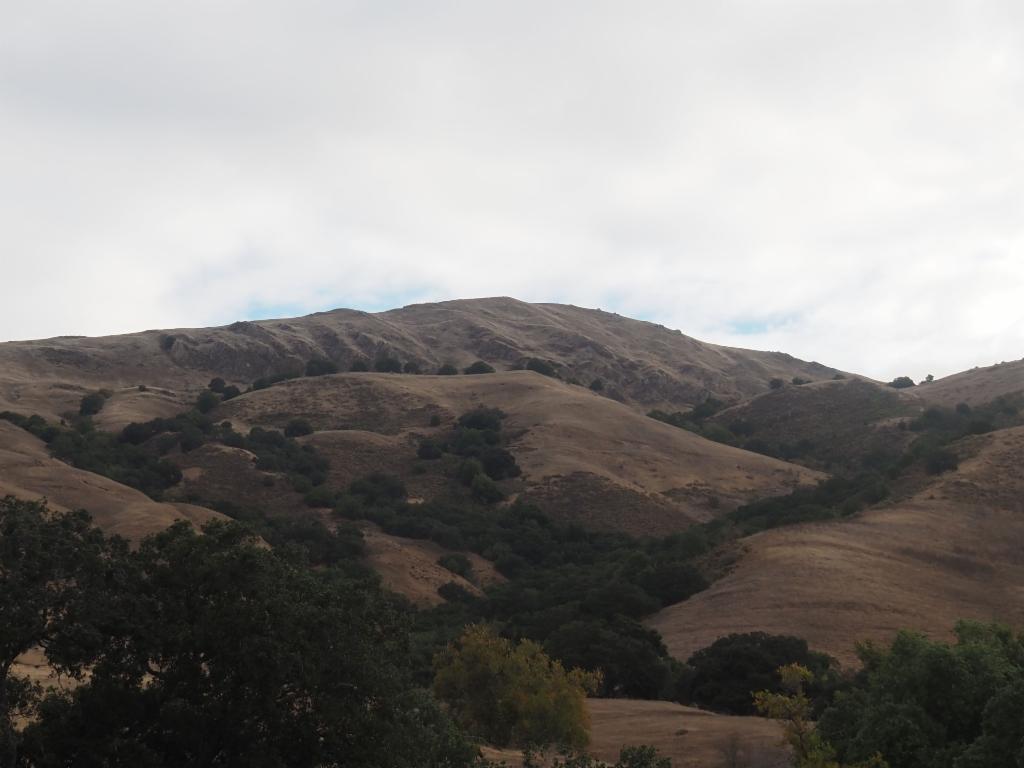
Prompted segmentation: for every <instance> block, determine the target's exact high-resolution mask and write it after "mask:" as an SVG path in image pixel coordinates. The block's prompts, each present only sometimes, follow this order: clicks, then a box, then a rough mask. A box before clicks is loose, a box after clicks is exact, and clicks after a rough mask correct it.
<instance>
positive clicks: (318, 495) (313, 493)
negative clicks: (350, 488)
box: [304, 485, 338, 507]
mask: <svg viewBox="0 0 1024 768" xmlns="http://www.w3.org/2000/svg"><path fill="white" fill-rule="evenodd" d="M304 500H305V502H306V504H307V506H310V507H333V506H334V504H335V503H336V502H337V501H338V494H337V492H336V491H334V490H332V489H330V488H328V487H327V486H326V485H318V486H316V487H315V488H312V489H310V491H309V492H308V493H307V494H306V496H305V499H304Z"/></svg>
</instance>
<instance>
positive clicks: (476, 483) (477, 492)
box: [469, 473, 505, 504]
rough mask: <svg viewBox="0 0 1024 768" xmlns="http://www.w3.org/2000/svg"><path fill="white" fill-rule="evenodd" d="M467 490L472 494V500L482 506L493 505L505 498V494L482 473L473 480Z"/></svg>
mask: <svg viewBox="0 0 1024 768" xmlns="http://www.w3.org/2000/svg"><path fill="white" fill-rule="evenodd" d="M469 489H470V491H472V493H473V498H474V499H476V500H477V501H479V502H481V503H483V504H493V503H495V502H497V501H501V500H502V499H504V498H505V494H503V493H502V492H501V489H500V488H498V486H497V485H495V484H494V481H493V480H491V478H489V477H488V476H487V475H485V474H482V473H481V474H478V475H476V476H475V477H474V478H473V482H471V483H470V484H469Z"/></svg>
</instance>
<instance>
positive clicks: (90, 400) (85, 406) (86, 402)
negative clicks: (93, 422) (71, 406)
mask: <svg viewBox="0 0 1024 768" xmlns="http://www.w3.org/2000/svg"><path fill="white" fill-rule="evenodd" d="M106 402H107V395H106V393H104V392H91V393H89V394H88V395H86V396H85V397H83V398H82V401H81V402H80V403H79V405H78V413H79V415H80V416H95V415H96V414H97V413H99V412H100V411H101V410H103V405H104V403H106Z"/></svg>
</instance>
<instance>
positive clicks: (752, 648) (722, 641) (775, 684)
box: [687, 632, 832, 715]
mask: <svg viewBox="0 0 1024 768" xmlns="http://www.w3.org/2000/svg"><path fill="white" fill-rule="evenodd" d="M831 663H832V660H831V659H830V658H829V657H828V656H826V655H824V654H821V653H814V652H812V651H810V650H809V649H808V648H807V641H805V640H802V639H801V638H798V637H790V636H787V635H769V634H766V633H764V632H748V633H745V634H735V635H728V636H726V637H722V638H719V639H718V640H716V641H715V642H714V643H712V644H711V645H709V646H708V647H706V648H702V649H701V650H699V651H697V652H696V653H694V654H693V655H692V656H691V657H690V659H689V661H688V662H687V664H688V665H689V666H690V667H692V668H693V677H692V681H691V698H692V700H693V702H694V703H696V704H699V705H701V706H702V707H707V708H708V709H713V710H715V711H717V712H725V713H727V714H731V715H753V714H755V713H756V709H755V707H754V701H753V698H752V697H751V692H752V691H762V690H767V691H772V692H775V693H778V692H781V690H782V689H781V688H780V687H779V679H778V676H777V674H776V670H777V669H778V668H779V667H783V666H786V665H787V664H800V665H802V666H804V667H807V668H808V669H811V670H813V671H815V672H817V673H818V674H819V675H825V673H827V672H828V670H829V668H830V666H831ZM822 693H823V689H822V687H821V686H820V685H819V686H818V687H817V688H812V689H809V690H808V694H810V695H811V696H812V697H813V696H816V695H818V696H820V695H822Z"/></svg>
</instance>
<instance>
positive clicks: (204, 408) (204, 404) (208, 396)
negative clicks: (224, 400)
mask: <svg viewBox="0 0 1024 768" xmlns="http://www.w3.org/2000/svg"><path fill="white" fill-rule="evenodd" d="M218 405H220V398H219V397H218V396H217V395H216V394H215V393H214V392H212V391H210V390H209V389H204V390H203V391H202V392H200V393H199V397H197V398H196V410H197V411H199V412H200V413H209V412H210V411H212V410H213V409H214V408H216V407H217V406H218Z"/></svg>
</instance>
